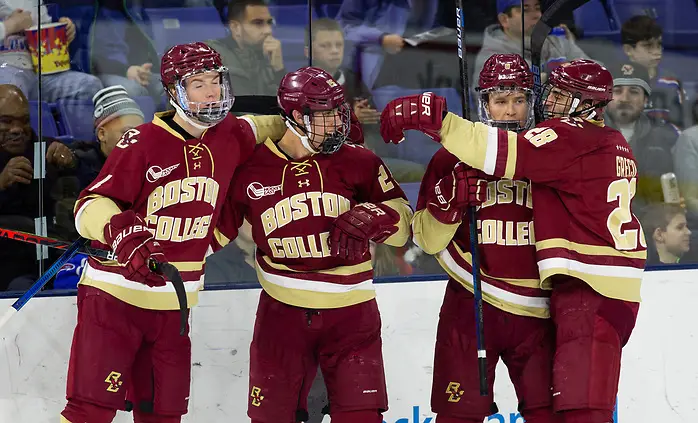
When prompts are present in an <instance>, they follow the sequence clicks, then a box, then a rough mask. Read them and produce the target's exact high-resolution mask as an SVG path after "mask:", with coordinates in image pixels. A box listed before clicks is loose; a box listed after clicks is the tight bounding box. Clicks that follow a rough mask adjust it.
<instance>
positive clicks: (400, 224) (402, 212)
mask: <svg viewBox="0 0 698 423" xmlns="http://www.w3.org/2000/svg"><path fill="white" fill-rule="evenodd" d="M381 204H383V205H385V206H388V207H390V208H391V209H393V210H395V212H397V214H398V215H399V216H400V220H398V221H397V222H395V226H397V232H395V233H394V234H392V235H390V236H389V237H388V239H386V240H385V241H383V244H388V245H391V246H393V247H402V246H403V245H405V244H406V243H407V241H408V240H409V239H410V222H411V221H412V207H410V203H409V202H408V201H407V200H405V199H404V198H393V199H390V200H386V201H383V202H382V203H381Z"/></svg>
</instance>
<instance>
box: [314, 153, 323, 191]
mask: <svg viewBox="0 0 698 423" xmlns="http://www.w3.org/2000/svg"><path fill="white" fill-rule="evenodd" d="M313 163H315V167H316V168H317V174H318V175H320V192H325V180H324V179H323V177H322V170H320V165H319V164H318V162H317V161H316V160H313Z"/></svg>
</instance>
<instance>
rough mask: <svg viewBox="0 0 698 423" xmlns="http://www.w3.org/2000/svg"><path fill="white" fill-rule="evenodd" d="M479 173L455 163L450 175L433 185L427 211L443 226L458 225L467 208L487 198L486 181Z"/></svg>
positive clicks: (477, 204)
mask: <svg viewBox="0 0 698 423" xmlns="http://www.w3.org/2000/svg"><path fill="white" fill-rule="evenodd" d="M481 176H485V175H483V174H482V173H481V172H479V171H478V170H475V169H471V168H468V167H467V166H466V165H465V164H463V163H457V164H456V166H455V167H454V168H453V172H451V174H450V175H446V176H444V177H443V178H441V179H440V180H439V182H437V183H436V185H434V189H433V191H432V192H431V195H430V196H429V198H428V200H427V201H428V203H427V210H429V213H431V215H432V216H434V218H435V219H436V220H438V221H439V222H441V223H445V224H448V225H450V224H454V223H460V222H461V220H463V212H464V211H465V208H466V207H467V206H479V205H480V204H482V203H483V202H484V201H485V200H486V198H487V180H486V179H483V178H482V177H481Z"/></svg>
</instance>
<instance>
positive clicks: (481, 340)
mask: <svg viewBox="0 0 698 423" xmlns="http://www.w3.org/2000/svg"><path fill="white" fill-rule="evenodd" d="M464 26H465V19H464V17H463V0H456V30H457V36H458V64H459V65H460V82H461V84H462V85H463V87H462V88H463V96H462V97H461V107H462V108H463V117H464V118H465V119H468V120H470V85H469V84H468V63H467V60H466V59H467V58H465V57H463V50H465V36H464V34H465V27H464ZM468 216H469V217H470V253H471V254H472V257H473V266H472V267H473V295H474V297H475V298H474V299H475V338H476V341H477V363H478V375H479V378H480V395H482V396H483V397H484V396H487V395H488V394H489V388H488V386H487V351H486V350H485V324H484V320H483V316H482V281H481V280H480V253H479V251H478V245H477V217H476V216H475V207H473V206H470V207H468Z"/></svg>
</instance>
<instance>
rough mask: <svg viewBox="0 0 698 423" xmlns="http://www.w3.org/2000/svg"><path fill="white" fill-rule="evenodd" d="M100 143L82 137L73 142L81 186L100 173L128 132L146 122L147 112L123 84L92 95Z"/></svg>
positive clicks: (72, 147)
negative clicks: (145, 115) (120, 140)
mask: <svg viewBox="0 0 698 423" xmlns="http://www.w3.org/2000/svg"><path fill="white" fill-rule="evenodd" d="M92 101H93V103H94V127H95V134H96V135H97V141H98V142H97V143H95V142H93V141H78V142H73V143H72V144H71V149H72V150H73V153H74V154H75V156H76V158H77V170H76V174H77V177H78V179H79V180H80V188H81V189H84V188H86V187H87V186H88V185H89V184H90V183H92V181H93V180H94V179H95V178H96V177H97V175H98V174H99V171H100V170H101V169H102V166H103V165H104V162H105V161H106V160H107V157H108V156H109V153H111V151H112V150H113V149H114V147H115V146H116V144H117V143H118V142H119V139H120V138H121V136H122V135H123V134H124V132H126V131H128V130H129V129H132V128H135V127H136V126H138V125H142V124H143V122H144V117H143V112H142V111H141V109H140V108H139V107H138V104H136V102H135V101H133V100H132V99H131V98H130V97H129V96H128V92H127V91H126V88H124V87H123V86H121V85H115V86H113V87H107V88H104V89H103V90H100V91H99V92H98V93H97V94H95V96H94V97H93V98H92Z"/></svg>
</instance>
